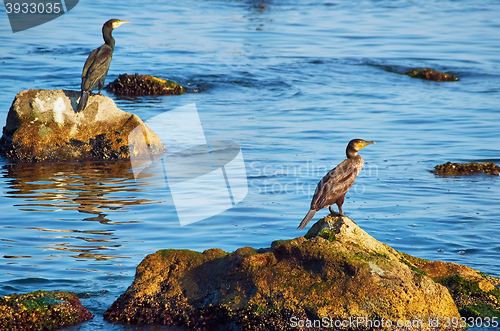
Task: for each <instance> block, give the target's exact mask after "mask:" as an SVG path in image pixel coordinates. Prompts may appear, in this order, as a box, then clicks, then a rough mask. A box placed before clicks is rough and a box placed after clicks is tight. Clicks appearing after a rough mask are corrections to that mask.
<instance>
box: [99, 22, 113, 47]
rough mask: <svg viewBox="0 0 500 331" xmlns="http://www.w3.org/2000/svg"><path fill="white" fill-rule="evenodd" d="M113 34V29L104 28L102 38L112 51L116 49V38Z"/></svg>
mask: <svg viewBox="0 0 500 331" xmlns="http://www.w3.org/2000/svg"><path fill="white" fill-rule="evenodd" d="M111 32H113V28H111V27H108V26H104V27H103V28H102V37H103V38H104V43H105V44H106V45H108V46H110V47H111V48H112V49H114V48H115V38H113V36H112V35H111Z"/></svg>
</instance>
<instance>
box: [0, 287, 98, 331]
mask: <svg viewBox="0 0 500 331" xmlns="http://www.w3.org/2000/svg"><path fill="white" fill-rule="evenodd" d="M92 318H94V314H92V313H91V312H89V311H88V310H87V309H86V308H85V307H84V306H83V305H82V304H81V302H80V300H79V299H78V297H77V296H76V295H75V294H74V293H69V292H59V291H51V292H47V291H36V292H31V293H26V294H12V295H7V296H4V297H0V329H1V330H10V331H17V330H19V331H21V330H22V331H31V330H37V331H38V330H55V329H60V328H63V327H67V326H70V325H75V324H79V323H82V322H85V321H88V320H91V319H92Z"/></svg>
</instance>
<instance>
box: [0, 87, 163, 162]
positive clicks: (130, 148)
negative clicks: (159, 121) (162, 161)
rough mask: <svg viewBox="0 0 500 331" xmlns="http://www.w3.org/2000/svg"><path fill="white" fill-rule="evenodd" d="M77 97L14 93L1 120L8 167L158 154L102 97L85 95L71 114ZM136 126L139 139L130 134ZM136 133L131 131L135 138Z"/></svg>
mask: <svg viewBox="0 0 500 331" xmlns="http://www.w3.org/2000/svg"><path fill="white" fill-rule="evenodd" d="M79 97H80V92H77V91H64V90H26V91H22V92H19V93H18V94H17V95H16V98H15V99H14V101H13V103H12V106H11V107H10V110H9V113H8V115H7V123H6V125H5V126H4V128H3V135H2V138H1V139H0V154H1V155H3V156H5V157H7V158H8V159H10V160H13V161H21V162H40V161H64V160H66V161H82V160H110V159H112V160H116V159H129V158H130V157H131V155H132V156H134V157H138V158H140V157H143V156H152V155H157V154H161V153H162V152H163V151H164V150H165V147H164V146H163V144H162V143H161V141H160V139H159V138H158V136H157V135H156V134H155V133H154V132H153V131H152V130H151V129H149V128H148V127H147V126H146V125H145V124H144V123H143V121H142V120H141V119H140V118H139V117H138V116H137V115H134V114H130V113H126V112H124V111H122V110H121V109H118V108H117V107H116V105H115V103H114V101H113V100H112V99H110V98H108V97H106V96H102V95H91V96H90V97H89V101H88V103H87V107H86V108H85V110H83V111H81V112H79V113H75V111H74V109H76V105H77V101H78V98H79ZM138 126H141V127H142V130H139V131H142V132H141V133H142V134H132V135H130V133H131V132H132V131H133V130H134V129H135V128H136V127H138ZM137 131H138V130H136V131H134V132H137Z"/></svg>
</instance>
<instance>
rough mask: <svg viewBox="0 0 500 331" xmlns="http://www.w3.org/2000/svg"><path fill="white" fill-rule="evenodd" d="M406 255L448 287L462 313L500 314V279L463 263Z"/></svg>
mask: <svg viewBox="0 0 500 331" xmlns="http://www.w3.org/2000/svg"><path fill="white" fill-rule="evenodd" d="M404 255H405V257H406V258H407V259H408V261H410V262H411V263H413V264H414V265H415V266H417V267H418V268H420V269H421V270H423V271H425V272H426V273H427V275H428V276H429V277H432V279H434V281H435V282H438V283H440V284H443V285H444V286H446V288H448V290H449V291H450V294H451V295H452V297H453V300H454V301H455V304H456V305H457V307H458V309H459V312H460V315H461V316H462V317H466V318H469V317H474V318H476V317H480V318H483V319H484V317H490V318H492V317H497V318H500V290H499V289H498V288H497V286H498V284H499V283H500V279H498V278H495V277H491V276H488V275H485V274H483V273H481V272H479V271H476V270H474V269H472V268H469V267H467V266H464V265H460V264H457V263H451V262H442V261H434V262H433V261H427V260H423V259H418V258H415V257H412V256H409V255H407V254H404Z"/></svg>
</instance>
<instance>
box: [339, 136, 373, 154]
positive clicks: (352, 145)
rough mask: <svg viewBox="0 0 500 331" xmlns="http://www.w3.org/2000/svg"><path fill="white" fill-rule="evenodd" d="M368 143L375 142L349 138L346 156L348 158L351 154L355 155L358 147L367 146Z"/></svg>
mask: <svg viewBox="0 0 500 331" xmlns="http://www.w3.org/2000/svg"><path fill="white" fill-rule="evenodd" d="M370 144H375V142H374V141H366V140H363V139H353V140H351V141H350V142H349V144H348V145H347V148H346V154H347V157H348V158H350V157H351V156H355V155H356V154H357V153H358V151H359V150H360V149H362V148H365V147H366V146H368V145H370Z"/></svg>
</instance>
